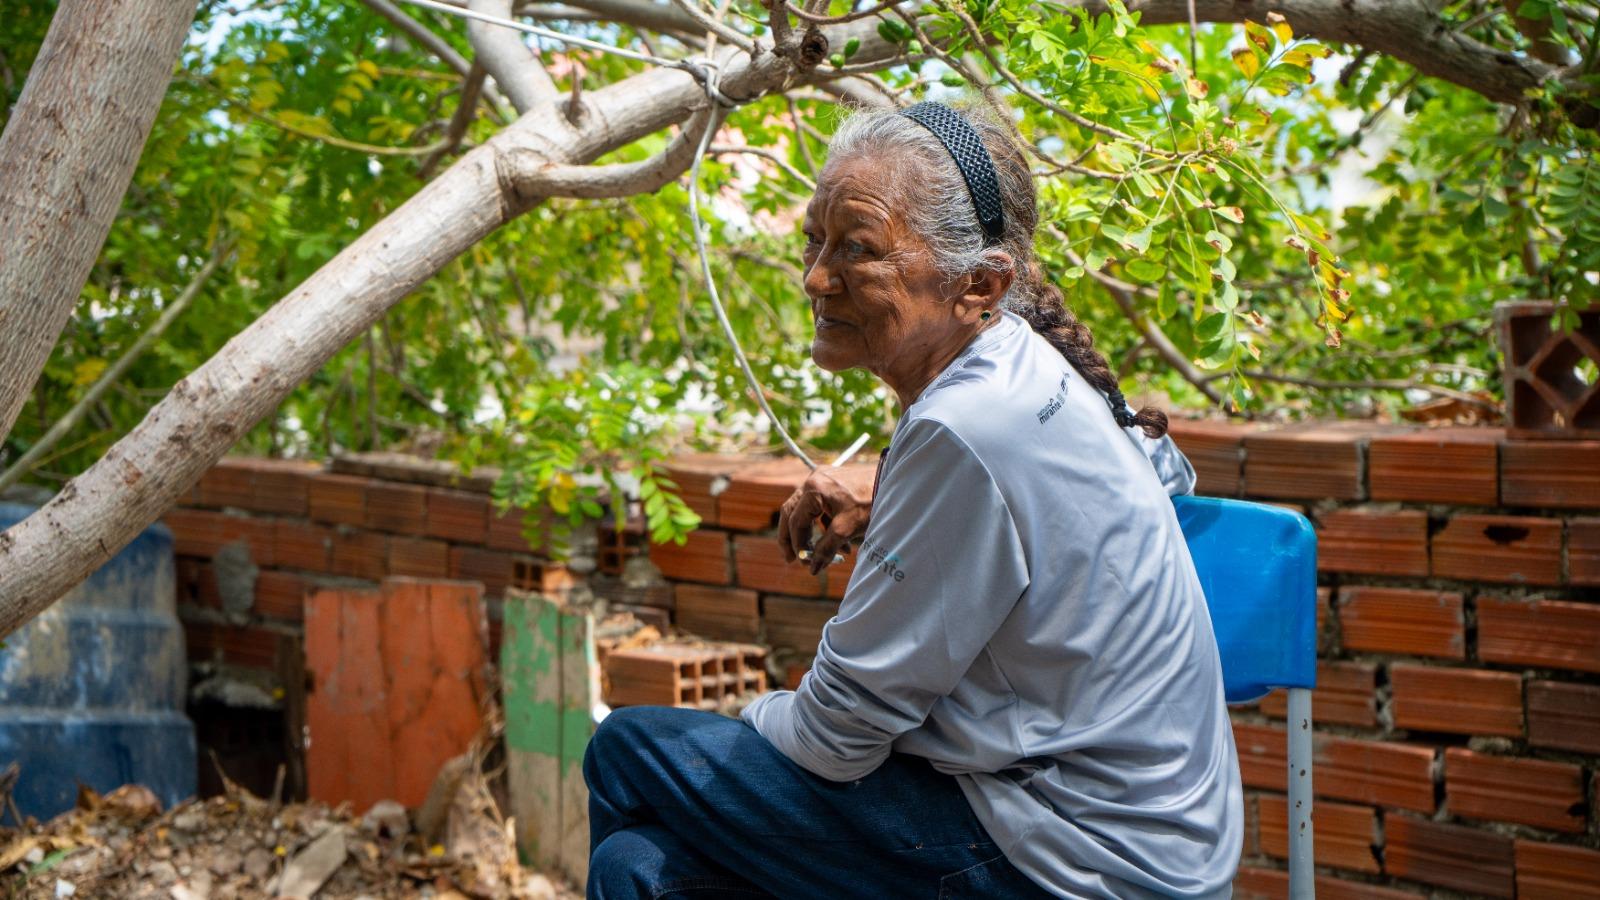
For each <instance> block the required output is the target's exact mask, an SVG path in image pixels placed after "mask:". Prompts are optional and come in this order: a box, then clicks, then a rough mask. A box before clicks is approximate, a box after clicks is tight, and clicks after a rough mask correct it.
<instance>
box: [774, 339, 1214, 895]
mask: <svg viewBox="0 0 1600 900" xmlns="http://www.w3.org/2000/svg"><path fill="white" fill-rule="evenodd" d="M1193 483H1194V470H1193V469H1192V468H1191V467H1190V466H1189V463H1188V461H1187V460H1186V459H1184V458H1183V455H1182V454H1181V453H1180V452H1179V451H1178V449H1177V448H1176V446H1175V445H1173V444H1172V442H1171V440H1170V439H1169V438H1163V439H1161V440H1150V439H1148V438H1146V437H1144V436H1143V434H1142V433H1140V432H1138V431H1137V430H1132V429H1127V430H1125V429H1122V428H1120V427H1118V426H1117V425H1116V423H1115V422H1114V421H1113V420H1112V418H1111V415H1110V413H1109V412H1108V410H1107V408H1106V401H1105V397H1104V395H1103V394H1101V393H1100V392H1098V391H1096V390H1095V389H1094V388H1093V387H1091V386H1090V385H1089V384H1088V383H1087V382H1085V381H1084V380H1083V378H1082V376H1081V375H1079V374H1078V372H1077V371H1076V370H1075V369H1073V368H1072V366H1071V365H1070V364H1069V363H1067V361H1066V360H1065V359H1064V358H1063V357H1062V356H1061V354H1060V353H1058V352H1057V351H1056V350H1055V349H1054V348H1053V347H1051V346H1050V344H1049V343H1048V342H1047V341H1045V340H1044V338H1043V337H1041V336H1040V335H1038V334H1036V333H1034V332H1033V330H1032V329H1031V328H1029V326H1028V324H1027V323H1026V321H1024V320H1023V319H1022V318H1021V317H1019V316H1017V315H1016V314H1014V313H1011V312H1005V313H1004V314H1003V317H1002V321H1000V322H998V323H997V324H996V325H994V326H992V327H990V328H989V329H988V330H986V331H984V332H981V333H980V334H979V335H978V336H977V337H976V338H974V339H973V341H972V342H971V343H970V344H969V345H968V346H967V348H966V349H965V350H964V351H963V352H962V354H961V355H960V356H958V357H957V358H956V360H955V361H954V362H952V363H951V364H950V365H949V366H948V367H947V368H946V369H945V370H944V372H942V373H941V374H940V375H939V376H938V377H937V378H935V379H934V381H933V382H932V383H931V384H930V385H929V386H928V387H927V388H926V389H925V390H924V391H923V392H922V394H921V396H920V397H919V398H918V399H917V401H916V402H915V403H913V404H912V405H911V407H910V408H909V409H907V410H905V412H904V414H903V415H902V417H901V419H900V422H899V424H898V425H897V426H896V427H895V432H894V436H893V437H892V438H891V440H890V450H889V455H888V457H887V459H886V460H885V462H884V465H883V471H882V474H881V480H880V483H879V486H878V493H877V496H876V498H875V499H874V502H873V507H872V519H871V522H870V524H869V526H868V528H867V533H866V537H865V541H864V543H863V544H862V546H861V548H860V551H859V554H858V558H857V560H856V568H855V572H854V574H853V575H852V576H851V579H850V583H849V586H848V587H847V588H846V590H845V595H844V600H843V602H842V603H841V605H840V608H839V613H838V615H837V616H836V617H835V618H834V619H832V620H831V621H829V622H828V624H827V626H826V627H825V628H824V629H823V634H822V642H821V644H820V645H819V646H818V648H817V656H816V660H815V662H814V664H813V667H812V670H811V672H810V673H809V674H808V675H807V676H806V677H805V679H804V680H803V681H802V682H801V683H800V686H799V689H798V690H796V691H793V692H789V691H776V692H773V693H769V694H766V695H764V696H762V697H761V698H759V699H758V700H757V701H756V702H755V703H753V704H752V705H750V706H749V707H748V708H747V709H746V710H745V712H744V718H745V719H746V720H747V721H748V722H750V724H752V725H753V726H754V727H755V728H756V729H757V730H758V731H759V732H760V733H761V734H762V735H763V736H765V737H766V738H767V739H768V740H770V741H771V742H772V743H773V744H774V745H775V746H777V748H778V749H779V750H781V751H782V752H783V753H784V754H785V755H787V756H788V757H789V758H791V759H793V760H794V761H795V762H796V763H798V764H799V765H801V766H803V767H805V768H806V769H808V770H810V771H812V772H814V773H816V774H817V775H820V776H822V777H824V778H828V779H831V780H835V781H848V780H852V779H857V778H861V777H863V776H865V775H866V774H868V773H870V772H871V771H872V770H873V769H875V768H877V767H878V765H879V764H881V763H882V762H883V760H884V759H885V758H886V757H887V756H888V754H889V752H890V750H891V749H893V750H896V751H900V752H904V753H911V754H915V755H918V756H923V757H926V758H927V759H929V760H930V761H931V762H932V764H933V765H934V767H935V768H937V769H938V770H940V771H943V772H947V773H950V774H953V775H955V776H956V778H957V780H958V782H959V783H960V785H961V788H962V790H963V791H964V792H965V793H966V797H967V800H968V802H969V803H971V805H972V809H973V811H974V813H976V814H977V816H978V818H979V820H980V821H982V822H983V825H984V827H985V828H986V829H987V830H988V832H989V834H990V836H991V838H992V839H993V840H994V841H995V842H996V843H997V844H998V845H999V846H1000V849H1001V850H1002V852H1004V853H1005V854H1006V857H1007V858H1008V859H1010V861H1011V862H1012V863H1013V864H1014V865H1016V866H1017V868H1019V869H1021V870H1022V871H1023V872H1025V873H1027V874H1028V876H1029V877H1031V878H1032V879H1033V880H1034V881H1036V882H1038V883H1039V884H1040V885H1042V886H1044V887H1045V888H1047V889H1049V890H1050V891H1051V892H1053V893H1055V894H1057V895H1059V896H1062V897H1117V898H1123V897H1151V896H1158V897H1207V898H1209V897H1226V896H1228V895H1229V893H1230V890H1231V888H1230V883H1231V881H1232V879H1233V875H1234V871H1235V869H1236V867H1237V865H1238V859H1239V852H1240V845H1241V841H1242V834H1243V812H1242V794H1241V788H1240V783H1239V767H1238V762H1237V758H1236V756H1235V751H1234V745H1233V732H1232V730H1231V728H1230V727H1229V723H1228V715H1227V711H1226V707H1225V706H1224V701H1223V691H1222V671H1221V667H1220V664H1219V660H1218V656H1217V647H1216V639H1215V637H1214V636H1213V634H1212V631H1211V621H1210V618H1209V615H1208V614H1207V611H1206V605H1205V597H1204V595H1203V594H1202V592H1201V588H1200V583H1199V580H1198V578H1197V577H1196V575H1195V571H1194V564H1193V562H1192V561H1191V559H1190V557H1189V552H1188V548H1187V546H1186V545H1185V544H1184V540H1183V535H1182V533H1181V532H1180V531H1179V528H1178V522H1177V518H1176V515H1175V514H1174V512H1173V508H1172V503H1171V500H1170V499H1169V494H1176V493H1189V492H1190V491H1191V490H1192V488H1193Z"/></svg>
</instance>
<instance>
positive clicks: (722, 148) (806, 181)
mask: <svg viewBox="0 0 1600 900" xmlns="http://www.w3.org/2000/svg"><path fill="white" fill-rule="evenodd" d="M706 152H707V153H709V154H711V155H713V156H720V155H727V154H745V155H748V156H759V157H761V158H762V159H765V160H767V161H768V162H771V163H773V164H774V165H776V166H777V167H778V168H780V169H782V170H783V171H784V172H785V173H787V174H788V176H789V177H790V178H793V179H794V180H795V181H798V182H800V183H801V184H803V185H805V186H806V189H807V190H812V191H814V190H816V189H817V183H816V182H815V181H812V180H811V179H810V178H807V177H806V176H805V173H804V172H801V171H800V170H799V169H796V168H795V167H794V166H793V165H791V164H790V163H789V161H788V160H786V159H784V158H783V157H781V156H779V155H778V154H776V153H774V152H772V151H771V150H768V149H766V148H765V147H729V146H727V145H724V144H712V145H711V146H710V147H707V148H706Z"/></svg>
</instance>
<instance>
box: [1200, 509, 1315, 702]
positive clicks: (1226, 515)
mask: <svg viewBox="0 0 1600 900" xmlns="http://www.w3.org/2000/svg"><path fill="white" fill-rule="evenodd" d="M1173 506H1174V507H1175V508H1176V510H1177V513H1178V524H1179V525H1180V526H1181V527H1182V528H1183V536H1184V538H1185V540H1186V541H1187V542H1188V544H1189V555H1190V556H1191V557H1193V559H1194V567H1195V570H1196V571H1197V572H1199V574H1200V585H1201V587H1202V588H1203V589H1204V590H1205V595H1206V605H1207V606H1208V607H1210V609H1211V623H1212V628H1213V630H1214V631H1215V632H1216V635H1217V648H1218V649H1219V650H1220V651H1221V653H1222V679H1223V683H1224V687H1225V689H1226V693H1227V697H1228V702H1229V703H1245V702H1248V701H1251V700H1255V699H1257V698H1259V697H1261V696H1262V695H1264V694H1266V693H1267V692H1268V691H1271V690H1272V689H1273V688H1280V687H1305V688H1309V687H1315V686H1316V680H1317V534H1316V532H1315V531H1314V530H1312V528H1311V523H1310V522H1308V521H1306V517H1305V516H1302V515H1300V514H1299V513H1297V512H1293V511H1292V510H1287V509H1283V508H1282V507H1277V506H1269V505H1266V504H1263V503H1250V502H1247V501H1244V500H1223V499H1218V498H1215V497H1174V498H1173Z"/></svg>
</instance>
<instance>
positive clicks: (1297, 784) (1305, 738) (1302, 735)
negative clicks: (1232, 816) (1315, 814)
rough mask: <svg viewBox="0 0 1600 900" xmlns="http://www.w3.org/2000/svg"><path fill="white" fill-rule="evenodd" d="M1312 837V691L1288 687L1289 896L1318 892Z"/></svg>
mask: <svg viewBox="0 0 1600 900" xmlns="http://www.w3.org/2000/svg"><path fill="white" fill-rule="evenodd" d="M1311 838H1312V829H1311V691H1310V690H1309V689H1308V688H1289V897H1290V900H1311V898H1314V897H1315V896H1316V893H1317V889H1316V882H1315V880H1314V876H1315V863H1313V861H1312V856H1311Z"/></svg>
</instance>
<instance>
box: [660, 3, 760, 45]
mask: <svg viewBox="0 0 1600 900" xmlns="http://www.w3.org/2000/svg"><path fill="white" fill-rule="evenodd" d="M672 2H673V3H674V4H675V5H676V6H677V7H678V9H680V10H682V11H683V14H684V15H686V16H688V17H689V18H691V19H693V20H694V22H695V24H696V25H697V26H698V27H699V29H700V30H701V31H708V32H710V33H712V34H714V35H716V36H717V37H720V38H722V39H723V40H725V41H727V42H728V43H730V44H732V45H733V46H735V47H738V48H739V49H740V50H743V51H744V52H746V53H750V54H755V53H757V50H756V47H757V44H756V42H755V41H753V40H751V39H750V38H749V37H748V36H746V35H743V34H740V33H739V32H737V31H735V30H734V29H732V28H730V27H728V26H727V25H724V24H722V23H721V22H719V21H717V19H716V18H714V17H712V16H711V15H709V14H707V13H706V11H705V10H703V9H701V8H700V6H699V4H697V3H696V2H695V0H672Z"/></svg>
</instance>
